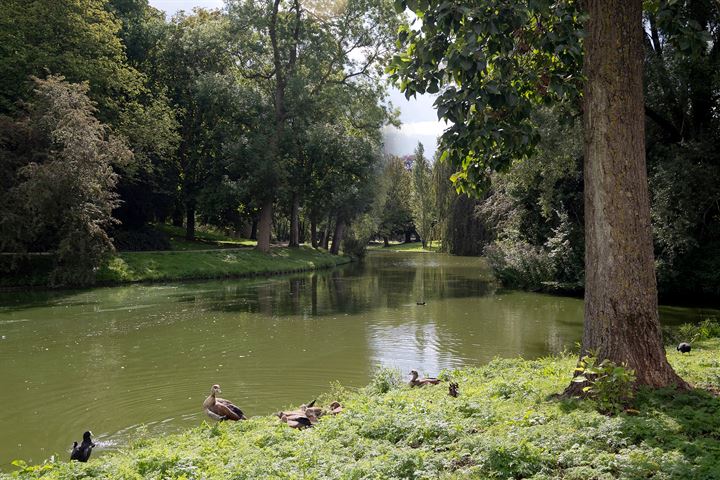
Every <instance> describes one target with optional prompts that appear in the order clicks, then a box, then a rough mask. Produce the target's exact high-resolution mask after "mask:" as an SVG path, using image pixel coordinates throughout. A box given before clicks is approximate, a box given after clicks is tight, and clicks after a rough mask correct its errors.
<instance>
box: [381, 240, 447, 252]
mask: <svg viewBox="0 0 720 480" xmlns="http://www.w3.org/2000/svg"><path fill="white" fill-rule="evenodd" d="M441 247H442V244H441V243H440V242H439V241H435V242H432V245H431V246H429V247H428V248H426V249H423V248H422V243H420V242H412V243H400V242H398V243H396V242H390V246H389V247H384V246H383V244H382V243H380V244H379V245H370V246H369V247H368V250H380V251H386V252H438V251H440V248H441Z"/></svg>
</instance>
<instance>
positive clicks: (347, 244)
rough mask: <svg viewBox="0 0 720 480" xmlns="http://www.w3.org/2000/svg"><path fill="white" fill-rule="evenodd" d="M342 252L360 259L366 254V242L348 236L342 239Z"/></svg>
mask: <svg viewBox="0 0 720 480" xmlns="http://www.w3.org/2000/svg"><path fill="white" fill-rule="evenodd" d="M343 253H345V255H350V256H351V257H355V258H357V259H359V260H362V259H363V258H365V255H366V254H367V243H366V242H363V241H361V240H358V239H357V238H355V237H352V236H348V237H346V238H345V240H343Z"/></svg>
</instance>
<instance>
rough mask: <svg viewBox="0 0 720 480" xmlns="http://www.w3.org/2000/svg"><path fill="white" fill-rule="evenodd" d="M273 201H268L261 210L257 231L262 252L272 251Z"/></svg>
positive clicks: (259, 247)
mask: <svg viewBox="0 0 720 480" xmlns="http://www.w3.org/2000/svg"><path fill="white" fill-rule="evenodd" d="M272 208H273V201H272V199H270V200H266V201H265V202H264V203H263V206H262V208H261V209H260V221H259V222H258V231H257V247H256V248H257V249H258V250H259V251H261V252H264V253H268V252H269V251H270V232H271V230H272Z"/></svg>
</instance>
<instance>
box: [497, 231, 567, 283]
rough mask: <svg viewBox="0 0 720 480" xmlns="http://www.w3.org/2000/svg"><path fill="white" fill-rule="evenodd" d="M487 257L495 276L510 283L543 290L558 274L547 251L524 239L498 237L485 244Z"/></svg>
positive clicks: (503, 281)
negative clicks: (499, 238) (500, 238)
mask: <svg viewBox="0 0 720 480" xmlns="http://www.w3.org/2000/svg"><path fill="white" fill-rule="evenodd" d="M485 257H486V258H487V260H488V262H489V263H490V266H491V267H492V269H493V271H494V272H495V276H496V277H497V278H498V279H499V280H500V281H501V282H502V283H503V285H505V286H508V287H513V288H523V289H526V290H542V289H544V288H546V287H545V285H546V284H547V283H549V282H552V281H553V279H554V278H555V269H554V267H553V262H552V260H551V259H550V257H549V256H548V254H547V252H545V251H544V250H543V249H542V248H540V247H534V246H532V245H530V244H529V243H527V242H524V241H522V240H511V239H504V240H497V241H495V242H493V243H492V244H490V245H488V246H487V247H485Z"/></svg>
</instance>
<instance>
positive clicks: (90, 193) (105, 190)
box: [0, 77, 132, 284]
mask: <svg viewBox="0 0 720 480" xmlns="http://www.w3.org/2000/svg"><path fill="white" fill-rule="evenodd" d="M35 83H36V90H35V95H34V99H33V101H32V103H30V104H29V105H28V111H27V112H24V113H22V114H20V116H19V118H18V119H17V120H11V119H9V118H5V119H4V120H3V123H2V130H1V133H2V138H3V142H2V144H3V148H2V150H1V151H0V152H1V153H0V155H1V156H2V160H3V162H2V165H3V166H6V168H7V166H9V167H10V168H9V169H6V168H3V170H5V171H4V175H3V177H4V178H6V179H8V178H11V179H12V182H11V183H12V186H11V187H10V188H9V189H8V190H4V194H3V195H2V196H3V197H4V198H2V201H0V204H1V205H3V206H4V210H5V211H3V215H2V218H3V221H2V224H1V226H0V247H2V251H13V252H32V251H38V250H39V251H51V252H53V259H54V270H53V273H52V276H51V281H52V282H53V283H54V284H82V283H87V282H89V281H91V280H92V273H93V271H94V270H95V269H96V268H97V267H98V266H99V265H100V263H101V262H102V260H103V259H104V258H105V256H106V255H107V254H108V253H109V252H111V251H112V250H113V245H112V242H111V239H110V237H109V236H108V233H107V230H108V228H109V227H110V225H111V224H112V223H113V221H114V220H113V218H112V216H111V213H112V210H113V208H115V207H116V206H117V204H118V202H117V200H118V197H117V194H116V193H115V192H114V187H115V185H116V183H117V175H116V174H115V173H114V172H113V165H114V164H115V165H119V164H120V165H121V164H122V163H124V162H128V161H129V160H130V159H131V157H132V153H131V152H130V150H129V149H128V147H127V146H126V144H125V142H124V141H123V140H122V139H121V138H119V137H117V136H114V135H112V134H111V132H110V131H109V129H108V127H107V126H106V125H104V124H102V123H100V121H99V120H98V119H97V118H96V116H95V115H96V113H97V110H96V108H95V106H94V105H93V103H92V102H91V101H90V99H89V98H88V96H87V93H88V89H89V88H88V86H87V84H72V83H68V82H66V81H65V80H64V79H63V78H62V77H49V78H48V79H47V80H40V79H36V80H35ZM6 160H11V161H7V162H6Z"/></svg>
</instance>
